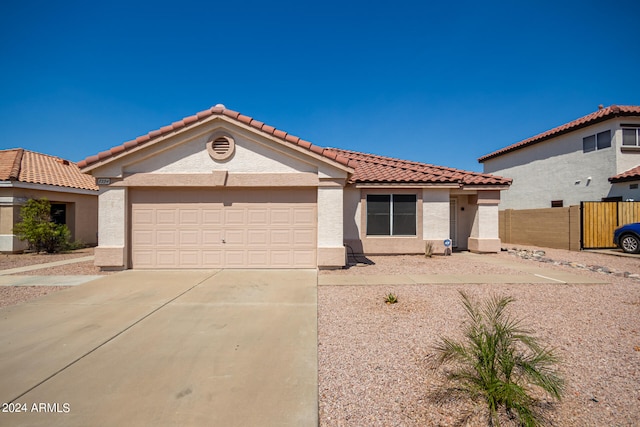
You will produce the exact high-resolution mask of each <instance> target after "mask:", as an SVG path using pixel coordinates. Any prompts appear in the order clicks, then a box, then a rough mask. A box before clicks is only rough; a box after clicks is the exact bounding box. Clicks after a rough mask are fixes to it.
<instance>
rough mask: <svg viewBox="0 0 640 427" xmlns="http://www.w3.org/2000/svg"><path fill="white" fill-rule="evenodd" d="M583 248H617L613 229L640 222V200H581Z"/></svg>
mask: <svg viewBox="0 0 640 427" xmlns="http://www.w3.org/2000/svg"><path fill="white" fill-rule="evenodd" d="M580 211H581V213H582V217H581V226H580V230H581V239H580V241H581V249H604V248H615V245H614V244H613V231H614V230H615V229H616V228H618V227H620V226H622V225H625V224H629V223H632V222H640V202H581V203H580Z"/></svg>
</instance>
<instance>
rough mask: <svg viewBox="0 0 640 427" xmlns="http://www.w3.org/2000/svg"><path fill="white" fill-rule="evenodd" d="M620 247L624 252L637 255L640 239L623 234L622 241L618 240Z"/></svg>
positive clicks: (639, 248)
mask: <svg viewBox="0 0 640 427" xmlns="http://www.w3.org/2000/svg"><path fill="white" fill-rule="evenodd" d="M620 247H621V248H622V250H623V251H625V252H629V253H632V254H637V253H638V252H640V239H638V238H637V237H636V236H634V235H633V234H625V235H624V236H622V239H620Z"/></svg>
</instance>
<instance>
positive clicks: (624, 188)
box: [607, 181, 640, 202]
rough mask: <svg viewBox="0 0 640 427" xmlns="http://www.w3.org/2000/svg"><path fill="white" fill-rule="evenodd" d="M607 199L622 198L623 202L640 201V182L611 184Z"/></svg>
mask: <svg viewBox="0 0 640 427" xmlns="http://www.w3.org/2000/svg"><path fill="white" fill-rule="evenodd" d="M607 197H621V198H622V200H623V201H629V202H632V201H635V202H638V201H640V181H625V182H616V183H614V184H611V190H610V191H609V194H608V196H607Z"/></svg>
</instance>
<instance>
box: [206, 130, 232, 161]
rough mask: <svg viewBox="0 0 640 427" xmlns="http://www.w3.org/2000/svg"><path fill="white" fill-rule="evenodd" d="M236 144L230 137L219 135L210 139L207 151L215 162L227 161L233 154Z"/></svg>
mask: <svg viewBox="0 0 640 427" xmlns="http://www.w3.org/2000/svg"><path fill="white" fill-rule="evenodd" d="M235 147H236V144H235V142H234V140H233V138H231V137H230V136H228V135H217V136H212V137H211V138H209V141H208V142H207V151H208V152H209V155H210V156H211V158H212V159H213V160H226V159H228V158H229V157H231V155H232V154H233V151H234V150H235Z"/></svg>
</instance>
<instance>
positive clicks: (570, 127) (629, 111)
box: [478, 105, 640, 163]
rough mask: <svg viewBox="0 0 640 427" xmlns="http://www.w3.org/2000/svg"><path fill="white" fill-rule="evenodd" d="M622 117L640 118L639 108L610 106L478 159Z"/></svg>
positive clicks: (494, 155)
mask: <svg viewBox="0 0 640 427" xmlns="http://www.w3.org/2000/svg"><path fill="white" fill-rule="evenodd" d="M623 116H640V106H634V105H611V106H609V107H606V108H601V109H599V110H598V111H596V112H593V113H591V114H587V115H586V116H584V117H581V118H579V119H577V120H574V121H572V122H569V123H566V124H564V125H562V126H558V127H555V128H553V129H551V130H548V131H546V132H543V133H541V134H538V135H536V136H533V137H531V138H529V139H525V140H524V141H520V142H518V143H516V144H513V145H510V146H508V147H505V148H502V149H500V150H498V151H494V152H493V153H489V154H487V155H484V156H482V157H480V158H478V161H479V162H480V163H482V162H484V161H485V160H489V159H492V158H494V157H498V156H501V155H503V154H506V153H509V152H511V151H515V150H519V149H520V148H524V147H527V146H529V145H533V144H536V143H538V142H542V141H545V140H547V139H551V138H554V137H556V136H559V135H562V134H565V133H568V132H572V131H574V130H577V129H580V128H583V127H586V126H590V125H592V124H595V123H598V122H602V121H605V120H609V119H612V118H615V117H623Z"/></svg>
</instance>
